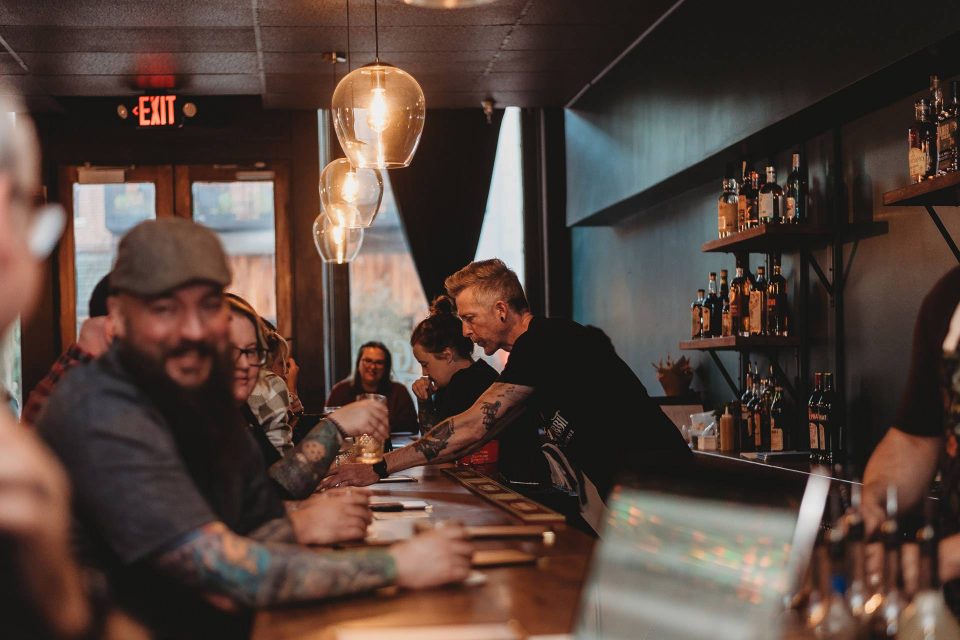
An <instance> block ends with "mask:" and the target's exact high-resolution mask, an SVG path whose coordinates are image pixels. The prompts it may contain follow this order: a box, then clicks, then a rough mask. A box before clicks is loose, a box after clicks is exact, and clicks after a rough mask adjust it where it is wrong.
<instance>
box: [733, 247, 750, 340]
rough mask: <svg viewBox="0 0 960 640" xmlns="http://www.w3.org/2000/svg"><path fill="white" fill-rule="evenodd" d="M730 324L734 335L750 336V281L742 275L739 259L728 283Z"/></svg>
mask: <svg viewBox="0 0 960 640" xmlns="http://www.w3.org/2000/svg"><path fill="white" fill-rule="evenodd" d="M730 322H731V324H732V325H733V332H734V333H735V334H736V335H738V336H749V335H750V281H749V280H748V279H747V278H746V277H745V276H744V275H743V265H742V264H741V262H740V258H737V270H736V271H735V272H734V277H733V282H731V283H730Z"/></svg>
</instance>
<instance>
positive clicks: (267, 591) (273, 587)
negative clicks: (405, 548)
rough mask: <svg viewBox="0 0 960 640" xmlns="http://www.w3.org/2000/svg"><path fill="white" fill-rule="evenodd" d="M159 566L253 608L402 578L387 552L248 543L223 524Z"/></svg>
mask: <svg viewBox="0 0 960 640" xmlns="http://www.w3.org/2000/svg"><path fill="white" fill-rule="evenodd" d="M156 566H157V568H159V569H160V570H161V571H163V572H164V573H166V574H168V575H170V576H172V577H174V578H175V579H177V580H179V581H182V582H183V583H185V584H187V585H189V586H192V587H194V588H196V589H197V590H199V591H200V592H202V593H203V594H205V595H208V596H209V595H220V596H226V597H227V598H229V599H230V600H231V601H233V602H238V603H240V604H243V605H245V606H248V607H263V606H269V605H274V604H282V603H288V602H303V601H307V600H315V599H318V598H327V597H333V596H340V595H346V594H351V593H359V592H361V591H369V590H371V589H376V588H378V587H382V586H386V585H389V584H392V583H393V582H394V581H395V580H396V577H397V566H396V562H395V561H394V557H393V555H392V554H391V552H390V551H389V550H387V549H371V550H363V551H338V552H326V553H318V552H315V551H309V550H306V549H303V548H301V547H298V546H295V545H289V544H282V543H277V542H258V541H257V540H253V539H251V538H245V537H242V536H239V535H237V534H235V533H233V532H231V531H230V530H229V529H227V527H226V526H225V525H224V524H223V523H221V522H213V523H210V524H207V525H204V526H203V527H201V528H199V529H197V530H195V531H194V532H193V534H192V535H191V536H190V537H189V539H188V540H187V541H186V542H184V543H183V544H181V545H179V546H178V547H177V548H175V549H173V550H172V551H168V552H167V553H165V554H163V555H162V556H160V557H159V558H158V559H157V560H156Z"/></svg>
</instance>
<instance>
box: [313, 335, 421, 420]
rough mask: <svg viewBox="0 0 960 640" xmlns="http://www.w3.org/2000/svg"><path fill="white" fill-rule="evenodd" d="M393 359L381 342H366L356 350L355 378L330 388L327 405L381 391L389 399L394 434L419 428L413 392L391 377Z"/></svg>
mask: <svg viewBox="0 0 960 640" xmlns="http://www.w3.org/2000/svg"><path fill="white" fill-rule="evenodd" d="M392 365H393V358H392V356H391V355H390V350H389V349H387V346H386V345H385V344H383V343H382V342H366V343H364V344H363V345H362V346H361V347H360V350H359V351H358V352H357V366H356V367H355V368H354V372H353V377H352V378H347V379H346V380H341V381H340V382H338V383H337V384H336V385H334V387H333V389H332V390H331V391H330V397H328V398H327V402H326V405H327V406H328V407H342V406H344V405H347V404H350V403H351V402H353V401H354V400H356V399H357V396H359V395H360V394H363V393H379V394H380V395H383V396H386V398H387V409H389V411H390V431H391V432H392V433H397V432H405V433H415V432H416V431H417V414H416V412H415V411H414V409H413V400H412V399H411V398H410V392H409V391H407V389H406V387H404V386H403V385H402V384H400V383H399V382H394V381H392V380H391V379H390V374H391V371H392Z"/></svg>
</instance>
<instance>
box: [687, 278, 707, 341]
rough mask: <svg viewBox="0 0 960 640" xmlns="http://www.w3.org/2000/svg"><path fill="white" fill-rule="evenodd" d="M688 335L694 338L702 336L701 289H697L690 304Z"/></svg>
mask: <svg viewBox="0 0 960 640" xmlns="http://www.w3.org/2000/svg"><path fill="white" fill-rule="evenodd" d="M708 322H709V320H708ZM690 337H691V338H693V339H694V340H698V339H700V338H702V337H703V289H697V297H696V299H695V300H694V301H693V304H691V305H690Z"/></svg>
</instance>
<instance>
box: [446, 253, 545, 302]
mask: <svg viewBox="0 0 960 640" xmlns="http://www.w3.org/2000/svg"><path fill="white" fill-rule="evenodd" d="M443 286H444V287H446V289H447V295H449V296H450V297H451V298H454V299H456V297H457V296H458V295H460V294H461V293H463V292H464V291H465V290H466V289H470V288H473V289H474V295H476V297H477V299H478V300H483V301H484V302H487V303H493V302H496V301H498V300H503V301H504V302H506V303H507V305H509V306H510V308H511V309H513V310H514V311H517V312H522V311H528V310H529V309H530V305H529V304H528V303H527V296H526V295H525V294H524V293H523V287H522V286H520V278H518V277H517V274H516V273H514V271H513V270H512V269H511V268H510V267H508V266H507V265H506V264H504V262H503V260H500V259H499V258H493V259H491V260H480V261H478V262H471V263H470V264H468V265H467V266H465V267H464V268H463V269H460V270H459V271H457V272H456V273H455V274H453V275H452V276H450V277H449V278H447V279H446V280H444V282H443Z"/></svg>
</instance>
